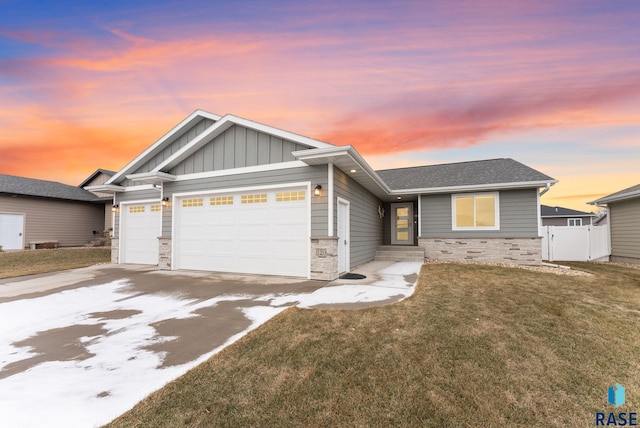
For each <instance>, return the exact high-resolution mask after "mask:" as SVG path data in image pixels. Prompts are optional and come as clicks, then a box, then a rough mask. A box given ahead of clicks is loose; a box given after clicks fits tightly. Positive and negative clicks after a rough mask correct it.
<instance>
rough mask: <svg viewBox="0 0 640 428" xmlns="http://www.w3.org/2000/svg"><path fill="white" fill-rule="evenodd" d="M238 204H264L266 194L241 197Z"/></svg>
mask: <svg viewBox="0 0 640 428" xmlns="http://www.w3.org/2000/svg"><path fill="white" fill-rule="evenodd" d="M240 202H242V203H243V204H264V203H266V202H267V194H266V193H257V194H255V195H242V198H241V199H240Z"/></svg>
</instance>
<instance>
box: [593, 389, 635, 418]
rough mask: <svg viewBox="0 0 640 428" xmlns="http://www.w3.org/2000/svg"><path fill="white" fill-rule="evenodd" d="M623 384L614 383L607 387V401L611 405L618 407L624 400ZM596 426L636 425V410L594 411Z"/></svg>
mask: <svg viewBox="0 0 640 428" xmlns="http://www.w3.org/2000/svg"><path fill="white" fill-rule="evenodd" d="M624 394H625V390H624V386H622V385H620V384H619V383H616V384H615V385H612V386H610V387H609V390H608V393H607V401H608V402H609V404H611V405H612V406H615V407H616V408H617V407H620V406H622V405H623V404H624V402H625V396H624ZM596 426H597V427H624V426H629V427H635V426H638V412H618V413H615V412H609V413H605V412H596Z"/></svg>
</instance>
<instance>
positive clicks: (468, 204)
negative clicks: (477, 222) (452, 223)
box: [456, 197, 474, 227]
mask: <svg viewBox="0 0 640 428" xmlns="http://www.w3.org/2000/svg"><path fill="white" fill-rule="evenodd" d="M456 226H457V227H473V226H474V224H473V197H468V198H467V197H464V198H456Z"/></svg>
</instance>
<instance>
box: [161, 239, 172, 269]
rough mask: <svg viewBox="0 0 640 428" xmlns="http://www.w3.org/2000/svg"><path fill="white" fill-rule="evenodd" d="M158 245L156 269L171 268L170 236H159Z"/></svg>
mask: <svg viewBox="0 0 640 428" xmlns="http://www.w3.org/2000/svg"><path fill="white" fill-rule="evenodd" d="M158 245H159V246H160V248H159V251H158V269H160V270H171V238H167V237H164V236H161V237H159V238H158Z"/></svg>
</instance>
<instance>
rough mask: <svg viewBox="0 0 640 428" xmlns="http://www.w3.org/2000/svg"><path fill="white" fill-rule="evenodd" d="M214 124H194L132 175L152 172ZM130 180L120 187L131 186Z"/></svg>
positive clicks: (203, 121)
mask: <svg viewBox="0 0 640 428" xmlns="http://www.w3.org/2000/svg"><path fill="white" fill-rule="evenodd" d="M214 123H215V122H214V121H213V120H211V119H202V120H201V121H200V122H198V123H196V124H195V125H194V126H193V127H191V128H190V129H188V130H187V131H185V132H184V133H183V134H181V135H180V136H178V137H176V138H175V140H174V141H173V142H172V143H171V144H170V145H168V146H167V147H165V148H164V149H163V150H162V151H161V152H159V153H158V154H156V155H155V156H154V157H153V158H151V159H149V161H147V162H146V163H145V164H144V165H142V166H140V167H139V168H137V169H136V170H135V171H134V172H133V173H134V174H139V173H143V172H149V171H152V170H153V169H154V168H155V167H156V166H158V165H160V164H161V163H162V162H164V161H165V160H166V159H168V158H169V157H170V156H171V155H172V154H174V153H175V152H177V151H178V150H180V149H181V148H183V147H184V146H186V145H187V144H188V143H189V142H190V141H191V140H193V139H194V138H196V137H197V136H198V135H200V134H201V133H202V132H204V131H205V130H206V129H207V128H209V127H210V126H211V125H213V124H214ZM134 184H135V183H133V182H132V181H131V180H126V179H125V180H124V181H122V182H121V183H120V185H122V186H133V185H134Z"/></svg>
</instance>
